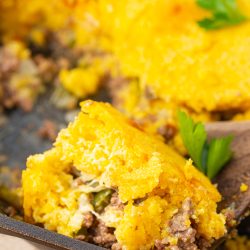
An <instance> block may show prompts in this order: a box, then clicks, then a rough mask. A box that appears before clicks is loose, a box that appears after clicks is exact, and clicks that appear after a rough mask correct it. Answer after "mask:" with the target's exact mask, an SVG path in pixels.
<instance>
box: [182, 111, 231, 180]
mask: <svg viewBox="0 0 250 250" xmlns="http://www.w3.org/2000/svg"><path fill="white" fill-rule="evenodd" d="M178 121H179V130H180V134H181V137H182V140H183V143H184V145H185V147H186V149H187V151H188V153H189V155H190V157H191V158H192V160H193V161H194V164H195V166H196V167H197V168H198V169H199V170H200V171H201V172H203V173H204V174H205V175H207V176H208V177H209V178H210V179H212V178H214V177H215V176H216V175H217V174H218V172H219V171H220V170H221V169H222V167H223V166H224V165H225V164H226V163H227V162H228V161H229V160H230V159H231V157H232V151H231V149H230V145H231V142H232V140H233V137H232V136H227V137H223V138H214V139H212V140H211V141H210V142H208V140H207V133H206V130H205V126H204V124H202V123H201V122H198V123H194V121H193V120H192V118H191V117H189V116H187V114H186V113H185V112H182V111H179V112H178Z"/></svg>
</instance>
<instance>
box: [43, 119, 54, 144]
mask: <svg viewBox="0 0 250 250" xmlns="http://www.w3.org/2000/svg"><path fill="white" fill-rule="evenodd" d="M38 135H39V136H40V137H41V138H43V139H49V140H50V141H54V140H55V139H56V135H57V128H56V124H55V123H54V122H52V121H50V120H45V121H44V122H43V124H42V126H41V127H40V129H39V130H38Z"/></svg>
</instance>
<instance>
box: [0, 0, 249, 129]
mask: <svg viewBox="0 0 250 250" xmlns="http://www.w3.org/2000/svg"><path fill="white" fill-rule="evenodd" d="M237 4H238V5H239V9H240V10H241V11H242V12H243V13H244V14H245V15H246V16H249V15H250V1H248V0H237ZM23 6H25V8H23ZM0 11H1V13H2V15H1V16H0V31H2V33H3V40H4V41H8V39H9V38H13V37H14V38H20V37H21V38H23V37H25V38H26V37H28V38H29V39H32V38H33V37H36V39H34V40H35V41H36V40H38V41H39V42H38V43H40V41H41V40H43V39H42V38H41V37H40V35H41V34H40V35H39V34H38V33H39V32H41V33H43V32H44V31H45V30H50V31H53V32H55V33H57V35H58V36H60V35H61V36H64V38H65V40H70V41H73V42H74V43H73V44H74V47H81V48H85V49H87V50H88V49H91V50H94V51H98V52H101V53H108V54H110V56H111V57H113V60H114V61H115V62H117V63H116V64H112V65H109V67H108V68H107V69H106V68H105V69H104V70H107V71H108V72H109V73H110V74H111V75H112V76H113V77H117V74H118V73H119V74H118V75H120V76H122V77H124V78H125V79H131V78H132V79H136V81H137V85H138V86H137V87H136V88H135V87H134V81H132V82H131V83H130V84H128V85H127V86H125V87H124V88H121V90H120V91H116V93H115V94H114V99H119V104H117V107H118V108H119V109H120V110H122V111H123V112H125V113H126V114H127V115H129V116H130V117H132V118H133V119H136V120H138V121H139V122H140V123H141V125H143V126H145V129H146V130H147V131H149V132H152V131H153V133H155V132H158V131H157V129H159V128H160V129H161V128H162V127H164V126H165V125H166V124H167V125H169V124H170V125H173V126H176V122H175V121H176V118H175V115H174V114H175V113H176V112H175V110H176V109H178V108H180V107H182V108H185V109H187V111H189V113H190V114H191V115H192V116H193V117H194V118H196V117H198V118H197V119H198V120H202V121H207V120H210V121H213V120H218V119H220V118H221V117H220V116H216V115H215V112H225V111H226V112H228V111H229V112H230V111H232V110H233V111H234V112H236V113H237V112H245V111H248V110H249V108H250V91H249V89H250V82H249V79H250V73H249V72H250V71H249V70H248V69H249V67H250V62H249V56H250V55H249V49H248V48H249V30H250V22H249V21H246V22H243V23H242V24H240V25H236V26H232V27H227V28H223V29H220V30H216V31H207V30H205V29H203V28H201V27H199V25H198V24H197V21H198V20H201V19H203V18H205V17H207V16H209V15H210V14H211V13H209V12H206V11H204V9H202V8H200V7H199V6H198V4H197V3H196V0H175V1H170V0H157V1H148V0H119V1H117V0H99V1H89V0H63V1H57V0H52V1H51V2H50V5H48V6H47V5H44V1H43V0H33V1H31V0H29V1H28V0H25V1H24V0H15V1H14V0H2V1H1V2H0ZM62 34H64V35H62ZM37 37H38V38H37ZM67 37H68V38H67ZM66 44H67V43H66ZM94 67H95V66H94ZM96 67H99V66H96ZM117 68H118V70H117ZM94 72H95V70H94ZM94 74H96V73H94ZM64 75H65V77H64V86H67V87H66V88H67V89H68V90H69V91H71V92H72V93H74V94H75V95H77V96H78V97H79V96H81V97H84V96H85V95H86V94H92V93H93V92H94V91H95V90H96V89H97V85H98V84H97V81H96V79H94V80H93V79H92V78H91V79H90V77H88V76H86V77H84V78H86V79H88V80H89V82H86V81H82V82H81V83H80V81H79V82H78V84H75V83H74V81H72V82H71V84H69V82H70V78H71V77H72V74H67V75H66V74H64ZM97 75H98V74H97ZM94 78H96V77H94ZM97 78H98V77H97ZM66 82H67V83H66ZM79 88H80V91H79ZM148 93H150V96H151V97H150V98H149V95H148ZM155 103H157V105H155ZM156 107H157V108H156ZM152 117H153V118H152ZM236 119H240V118H239V117H238V116H236ZM243 119H246V116H244V117H243Z"/></svg>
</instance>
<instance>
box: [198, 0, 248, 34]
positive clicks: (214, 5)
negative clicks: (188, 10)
mask: <svg viewBox="0 0 250 250" xmlns="http://www.w3.org/2000/svg"><path fill="white" fill-rule="evenodd" d="M196 2H197V4H198V5H199V6H200V7H202V8H203V9H206V10H209V11H211V12H212V17H211V18H204V19H203V20H200V21H198V24H199V25H200V27H202V28H204V29H207V30H214V29H221V28H224V27H228V26H233V25H237V24H240V23H242V22H244V21H246V20H247V18H246V16H244V15H243V14H242V13H241V11H240V9H239V7H238V5H237V2H236V0H196Z"/></svg>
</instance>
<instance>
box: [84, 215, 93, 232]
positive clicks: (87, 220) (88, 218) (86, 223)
mask: <svg viewBox="0 0 250 250" xmlns="http://www.w3.org/2000/svg"><path fill="white" fill-rule="evenodd" d="M93 222H94V215H93V214H92V213H90V212H88V213H86V214H85V215H84V226H85V227H86V228H90V227H91V226H92V225H93Z"/></svg>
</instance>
